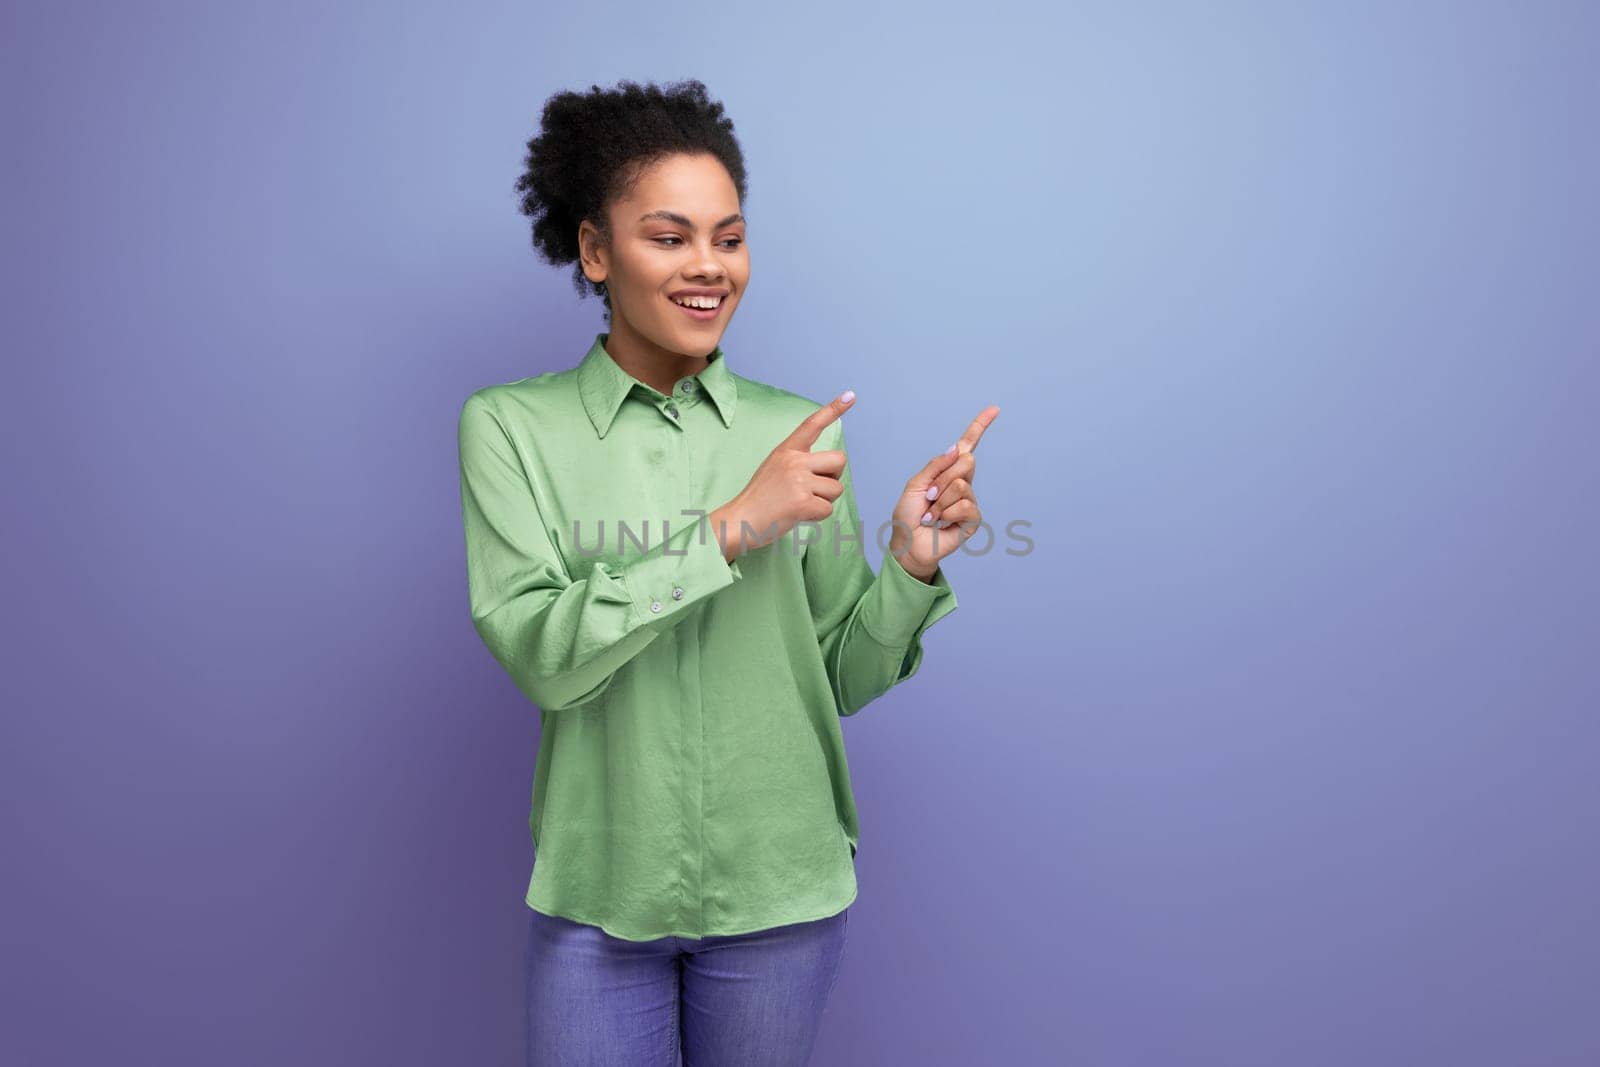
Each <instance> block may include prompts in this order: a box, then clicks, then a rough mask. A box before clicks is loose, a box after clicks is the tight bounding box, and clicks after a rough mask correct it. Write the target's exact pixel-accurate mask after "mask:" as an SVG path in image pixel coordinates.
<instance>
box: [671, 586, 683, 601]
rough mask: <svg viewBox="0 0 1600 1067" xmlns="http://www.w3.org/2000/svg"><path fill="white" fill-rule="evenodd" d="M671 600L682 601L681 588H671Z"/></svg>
mask: <svg viewBox="0 0 1600 1067" xmlns="http://www.w3.org/2000/svg"><path fill="white" fill-rule="evenodd" d="M672 599H673V600H682V599H683V590H682V589H681V588H679V587H677V586H673V587H672Z"/></svg>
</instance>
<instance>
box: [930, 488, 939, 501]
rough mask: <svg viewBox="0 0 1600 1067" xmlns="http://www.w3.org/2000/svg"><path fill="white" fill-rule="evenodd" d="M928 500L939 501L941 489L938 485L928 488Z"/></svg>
mask: <svg viewBox="0 0 1600 1067" xmlns="http://www.w3.org/2000/svg"><path fill="white" fill-rule="evenodd" d="M928 499H929V500H938V499H939V487H938V486H937V485H930V486H928Z"/></svg>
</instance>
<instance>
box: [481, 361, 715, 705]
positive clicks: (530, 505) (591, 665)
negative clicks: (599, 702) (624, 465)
mask: <svg viewBox="0 0 1600 1067" xmlns="http://www.w3.org/2000/svg"><path fill="white" fill-rule="evenodd" d="M458 438H459V446H460V454H461V515H462V525H463V526H464V527H465V530H466V547H467V585H468V591H469V595H470V600H471V607H472V622H473V626H474V627H475V628H476V629H477V631H478V634H479V636H480V637H482V638H483V642H484V644H486V645H487V646H488V647H489V651H490V652H491V653H492V654H493V655H494V658H495V659H496V660H497V661H498V662H499V663H500V665H501V666H502V667H504V668H505V670H506V672H507V673H508V674H509V675H510V676H511V679H512V680H513V681H514V682H515V683H516V684H517V688H518V689H520V690H521V691H522V692H523V693H524V694H525V695H526V696H527V697H528V699H529V700H531V701H533V702H534V703H535V704H537V705H538V706H539V707H541V708H543V709H544V710H546V711H557V710H562V709H566V708H574V707H578V706H580V705H584V704H587V703H589V702H590V701H592V700H594V699H595V698H597V697H599V696H600V695H601V694H602V693H604V692H605V690H606V689H607V688H608V687H609V686H610V685H611V682H612V679H613V678H614V677H615V676H616V672H617V670H618V668H620V667H621V666H622V665H623V664H625V663H627V662H628V661H629V660H631V659H632V658H633V657H635V656H637V655H638V654H639V653H640V652H641V651H642V650H643V649H644V648H645V646H647V645H649V644H650V642H651V641H653V640H655V638H656V637H658V636H659V635H660V634H661V633H663V632H665V631H666V630H667V629H670V628H671V627H672V626H675V625H676V624H677V623H679V622H681V621H682V620H683V619H684V618H685V617H686V614H687V613H688V611H689V609H690V608H692V607H694V606H695V605H696V604H699V603H701V602H702V601H704V600H705V599H706V598H707V597H710V596H712V595H714V594H716V593H718V592H720V591H722V590H723V589H726V588H727V587H729V586H730V585H732V584H733V583H734V582H736V581H738V580H740V579H741V578H742V577H743V575H742V574H741V572H740V569H739V564H738V561H737V560H734V561H733V562H731V563H730V562H729V561H728V560H727V559H725V558H724V556H723V554H722V547H721V546H720V545H719V544H718V542H717V539H716V537H715V536H714V535H713V533H712V531H711V523H710V521H709V518H708V517H707V516H701V517H700V518H699V519H694V518H693V516H684V517H683V518H682V520H681V522H682V524H683V525H682V528H680V529H671V527H672V526H676V525H677V524H678V521H677V520H675V521H674V522H672V523H671V524H669V529H671V532H670V534H669V535H668V536H666V537H665V538H664V539H662V540H660V541H658V542H657V543H656V544H655V545H654V546H653V547H651V548H650V549H649V550H648V551H645V552H643V553H642V554H640V555H639V556H637V557H635V558H632V559H629V560H628V561H627V562H626V564H625V565H615V564H607V563H605V562H603V561H602V562H599V563H596V564H595V567H594V569H593V570H592V571H591V572H590V574H589V577H587V578H585V579H583V580H581V581H574V580H573V579H572V578H571V577H570V576H569V575H568V573H567V570H566V565H565V562H564V561H563V560H562V558H561V555H560V553H559V551H558V550H557V549H556V547H555V544H554V542H553V541H552V539H551V536H550V533H549V530H548V528H547V527H546V526H545V522H544V518H543V516H542V515H541V514H540V512H539V505H538V500H537V498H536V497H535V496H534V492H533V487H532V482H531V480H530V479H529V478H528V475H527V472H526V470H525V469H524V467H523V463H522V460H521V458H520V457H519V455H518V453H517V450H516V448H515V446H514V445H513V444H512V441H511V438H510V436H509V435H508V434H507V433H506V431H505V428H504V426H503V424H502V423H501V422H500V420H499V418H498V417H497V416H496V414H495V411H494V409H493V408H492V407H491V405H490V401H488V400H487V399H486V398H484V397H483V396H482V395H481V394H479V393H474V394H472V395H471V396H470V397H468V398H467V401H466V403H465V404H464V405H463V406H462V409H461V418H460V423H459V432H458ZM707 510H708V511H709V510H710V509H707Z"/></svg>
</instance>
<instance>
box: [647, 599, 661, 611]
mask: <svg viewBox="0 0 1600 1067" xmlns="http://www.w3.org/2000/svg"><path fill="white" fill-rule="evenodd" d="M650 610H651V611H653V612H659V611H660V610H661V601H659V600H652V601H650Z"/></svg>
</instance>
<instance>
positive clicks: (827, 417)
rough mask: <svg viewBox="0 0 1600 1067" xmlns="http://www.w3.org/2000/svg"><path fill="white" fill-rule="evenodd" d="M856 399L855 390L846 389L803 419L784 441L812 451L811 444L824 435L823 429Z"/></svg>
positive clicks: (793, 446)
mask: <svg viewBox="0 0 1600 1067" xmlns="http://www.w3.org/2000/svg"><path fill="white" fill-rule="evenodd" d="M855 399H856V393H855V390H854V389H846V390H845V391H844V392H842V393H840V394H839V395H838V396H837V397H835V398H834V399H832V400H830V401H829V402H828V403H826V404H824V405H822V406H821V407H820V408H818V409H817V410H815V411H813V412H812V413H811V414H809V415H807V416H806V417H805V418H804V419H803V420H801V422H800V425H799V426H796V427H795V428H794V432H793V433H791V434H790V435H789V436H788V437H786V438H784V440H783V443H784V444H785V445H787V446H789V447H790V448H799V449H804V450H805V451H807V452H809V451H811V446H812V445H814V444H816V443H817V438H818V437H821V436H822V431H823V430H826V429H827V428H828V427H829V426H830V425H831V424H832V423H834V422H835V421H836V420H837V419H838V418H839V416H840V415H843V414H844V413H845V412H846V411H847V410H849V407H850V405H851V404H853V403H855Z"/></svg>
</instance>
